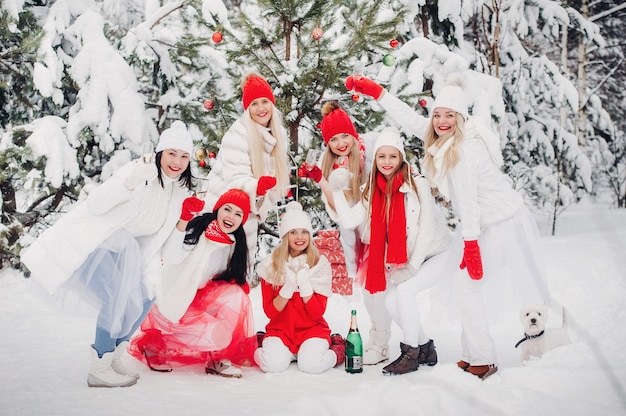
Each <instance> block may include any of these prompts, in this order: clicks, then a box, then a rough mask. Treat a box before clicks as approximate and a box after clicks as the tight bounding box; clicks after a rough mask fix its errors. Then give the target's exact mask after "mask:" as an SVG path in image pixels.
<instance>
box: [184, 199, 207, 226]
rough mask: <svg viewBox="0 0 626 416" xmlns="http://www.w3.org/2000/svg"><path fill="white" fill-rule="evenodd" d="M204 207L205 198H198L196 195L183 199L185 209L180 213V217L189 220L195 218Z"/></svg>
mask: <svg viewBox="0 0 626 416" xmlns="http://www.w3.org/2000/svg"><path fill="white" fill-rule="evenodd" d="M203 208H204V201H203V200H201V199H199V198H196V197H195V196H190V197H189V198H185V200H184V201H183V209H182V211H181V213H180V219H181V220H183V221H189V220H191V219H192V218H193V216H194V215H196V214H197V213H198V212H200V211H202V209H203Z"/></svg>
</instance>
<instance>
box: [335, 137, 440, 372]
mask: <svg viewBox="0 0 626 416" xmlns="http://www.w3.org/2000/svg"><path fill="white" fill-rule="evenodd" d="M346 179H347V175H346V174H345V172H342V171H341V169H337V170H336V171H334V172H333V173H332V174H331V176H330V178H329V183H330V186H331V188H333V189H335V191H334V192H333V197H334V201H335V208H336V210H337V214H338V216H339V221H340V222H341V223H342V224H343V226H344V227H346V228H355V227H360V228H361V230H362V232H361V235H362V239H363V242H364V243H366V244H369V246H368V250H367V253H366V255H365V259H364V262H365V282H364V286H365V289H366V290H367V291H369V292H370V293H372V294H377V293H379V294H382V295H386V296H385V297H386V299H385V306H386V309H387V311H388V312H389V314H390V315H391V317H392V319H393V320H394V321H395V322H396V323H397V324H398V326H399V327H400V328H401V329H402V334H403V340H402V342H401V343H400V352H401V353H400V356H399V357H398V358H397V359H396V360H395V361H393V362H392V363H391V364H389V365H387V366H385V367H384V368H383V374H386V375H395V374H405V373H409V372H412V371H416V370H417V369H418V367H419V366H420V365H423V364H427V365H435V364H436V363H437V353H436V351H435V346H434V342H433V340H432V339H430V338H428V337H427V336H426V333H425V331H424V329H423V327H422V324H421V320H420V314H419V307H418V304H417V300H416V294H417V293H418V292H419V291H422V290H425V289H428V288H430V287H433V286H435V285H436V284H438V283H440V282H441V281H442V278H444V277H445V275H444V276H442V273H441V267H445V265H446V264H447V263H449V261H450V260H449V256H450V251H449V247H450V242H451V240H452V233H451V232H450V230H449V229H448V227H447V225H446V223H445V220H444V218H443V215H442V214H441V212H440V211H439V209H438V207H437V206H436V204H435V201H434V198H433V196H432V194H431V190H430V186H429V184H428V182H427V181H426V179H424V178H423V177H421V176H416V177H413V176H412V175H411V168H410V166H409V164H408V162H407V160H406V154H405V151H404V146H403V144H402V138H401V137H400V133H399V132H398V130H397V129H395V128H386V129H384V130H383V131H381V133H380V135H379V136H378V139H377V140H376V144H375V145H374V162H373V166H372V171H371V174H370V178H369V180H368V182H367V183H366V184H365V186H364V188H363V192H362V197H361V201H359V202H358V203H357V204H356V205H354V206H352V207H351V206H350V205H349V204H348V202H347V200H346V198H345V196H344V194H343V192H342V191H341V187H342V186H343V185H345V182H346Z"/></svg>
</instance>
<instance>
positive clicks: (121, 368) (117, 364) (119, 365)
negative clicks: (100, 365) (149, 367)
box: [111, 341, 139, 379]
mask: <svg viewBox="0 0 626 416" xmlns="http://www.w3.org/2000/svg"><path fill="white" fill-rule="evenodd" d="M128 344H129V342H128V341H124V342H122V343H120V344H119V345H118V346H117V347H115V351H113V359H112V360H111V367H112V368H113V370H115V372H116V373H117V374H121V375H123V376H129V377H134V378H136V379H139V373H137V372H135V371H132V370H129V369H128V368H127V367H126V366H125V365H124V362H123V361H122V356H123V355H124V351H126V350H127V349H128Z"/></svg>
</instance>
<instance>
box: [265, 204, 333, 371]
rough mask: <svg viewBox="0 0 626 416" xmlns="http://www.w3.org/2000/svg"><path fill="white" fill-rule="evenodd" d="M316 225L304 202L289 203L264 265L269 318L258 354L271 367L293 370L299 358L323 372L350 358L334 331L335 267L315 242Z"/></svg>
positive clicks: (307, 368)
mask: <svg viewBox="0 0 626 416" xmlns="http://www.w3.org/2000/svg"><path fill="white" fill-rule="evenodd" d="M312 235H313V227H312V226H311V221H310V220H309V218H308V217H307V215H306V214H305V213H304V212H303V211H302V206H301V205H300V204H299V203H298V202H295V201H292V202H290V203H289V204H287V206H286V211H285V214H284V216H283V218H282V221H281V223H280V237H281V238H282V241H281V243H280V245H279V246H278V247H276V248H275V249H274V250H273V252H272V254H271V255H269V256H267V257H265V258H264V259H263V260H262V261H261V264H260V265H259V270H258V272H259V276H261V278H262V280H261V290H262V298H263V310H264V311H265V314H266V315H267V317H268V318H269V322H268V324H267V325H266V327H265V328H266V334H265V337H264V338H263V341H262V347H261V348H259V349H258V350H257V351H256V352H255V354H254V359H255V361H256V363H257V364H258V365H259V367H261V369H262V370H263V371H265V372H268V373H275V372H282V371H285V370H287V368H288V367H289V364H290V363H291V362H292V361H293V360H294V359H296V360H297V361H298V368H300V370H301V371H304V372H307V373H314V374H317V373H322V372H324V371H326V370H328V369H329V368H332V367H334V366H336V365H339V364H341V363H343V362H344V359H345V340H344V339H343V338H342V337H341V335H339V334H333V335H332V336H331V335H330V329H329V327H328V323H326V320H325V319H324V312H326V304H327V302H328V297H329V296H330V295H331V288H332V271H331V268H330V263H328V260H326V257H324V256H320V255H319V254H318V252H317V249H316V248H315V245H313V244H312V241H311V239H312Z"/></svg>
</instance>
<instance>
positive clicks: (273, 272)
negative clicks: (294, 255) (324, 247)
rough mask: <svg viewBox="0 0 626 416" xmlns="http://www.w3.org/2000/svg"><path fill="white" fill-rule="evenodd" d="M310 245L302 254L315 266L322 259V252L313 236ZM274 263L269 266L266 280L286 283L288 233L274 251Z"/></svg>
mask: <svg viewBox="0 0 626 416" xmlns="http://www.w3.org/2000/svg"><path fill="white" fill-rule="evenodd" d="M310 237H311V238H310V240H309V245H308V246H307V247H306V248H305V249H304V253H303V254H301V256H306V264H308V265H309V268H313V267H314V266H315V265H316V264H317V262H318V261H319V259H320V254H319V252H318V251H317V248H316V247H315V244H314V243H313V236H312V235H311V236H310ZM271 255H272V263H271V264H270V265H269V267H268V268H267V276H266V280H267V281H268V282H270V283H272V285H274V286H281V285H283V284H284V283H285V266H286V264H287V261H288V260H289V241H288V239H287V235H285V237H284V238H283V239H282V240H281V241H280V244H279V245H278V246H276V248H274V250H273V251H272V254H271Z"/></svg>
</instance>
